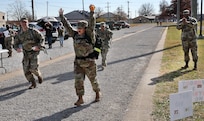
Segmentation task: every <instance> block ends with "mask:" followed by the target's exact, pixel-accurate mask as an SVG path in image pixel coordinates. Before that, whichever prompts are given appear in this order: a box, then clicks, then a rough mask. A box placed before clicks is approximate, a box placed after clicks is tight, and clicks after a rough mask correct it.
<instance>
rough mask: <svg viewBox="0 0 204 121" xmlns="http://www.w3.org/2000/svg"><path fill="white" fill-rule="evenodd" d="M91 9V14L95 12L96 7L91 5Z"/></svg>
mask: <svg viewBox="0 0 204 121" xmlns="http://www.w3.org/2000/svg"><path fill="white" fill-rule="evenodd" d="M89 9H90V11H91V12H94V10H95V6H94V5H93V4H91V5H90V6H89Z"/></svg>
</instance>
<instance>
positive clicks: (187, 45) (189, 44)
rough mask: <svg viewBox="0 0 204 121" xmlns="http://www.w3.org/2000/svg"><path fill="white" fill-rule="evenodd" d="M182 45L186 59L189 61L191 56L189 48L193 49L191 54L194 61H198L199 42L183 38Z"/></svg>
mask: <svg viewBox="0 0 204 121" xmlns="http://www.w3.org/2000/svg"><path fill="white" fill-rule="evenodd" d="M182 46H183V51H184V61H185V62H188V61H189V60H190V57H189V50H191V54H192V57H193V61H194V62H197V61H198V55H197V42H196V40H182Z"/></svg>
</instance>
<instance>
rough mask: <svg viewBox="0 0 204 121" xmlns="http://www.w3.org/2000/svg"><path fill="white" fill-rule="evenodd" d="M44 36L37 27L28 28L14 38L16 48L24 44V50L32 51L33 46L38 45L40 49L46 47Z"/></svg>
mask: <svg viewBox="0 0 204 121" xmlns="http://www.w3.org/2000/svg"><path fill="white" fill-rule="evenodd" d="M44 44H45V39H44V36H43V35H42V34H41V33H40V32H39V31H38V30H37V29H28V30H27V31H22V32H20V33H19V34H18V35H17V36H16V37H15V40H14V49H17V48H19V45H22V49H23V51H32V47H34V46H38V47H39V48H40V49H43V48H44V46H45V45H44Z"/></svg>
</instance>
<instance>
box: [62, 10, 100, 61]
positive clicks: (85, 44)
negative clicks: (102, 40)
mask: <svg viewBox="0 0 204 121" xmlns="http://www.w3.org/2000/svg"><path fill="white" fill-rule="evenodd" d="M60 18H61V21H62V23H63V24H64V27H65V29H66V30H67V32H68V33H69V35H70V36H71V37H73V40H74V51H75V54H76V57H87V56H88V55H89V54H90V53H92V52H93V51H94V44H95V41H96V40H95V23H96V22H95V21H96V20H95V17H94V12H90V18H89V22H88V27H87V28H86V35H84V36H80V35H79V34H78V32H77V31H76V30H74V29H73V28H72V26H71V24H70V23H69V21H67V20H66V19H65V17H64V16H63V15H60ZM87 37H88V38H90V39H88V38H87ZM90 40H91V42H90Z"/></svg>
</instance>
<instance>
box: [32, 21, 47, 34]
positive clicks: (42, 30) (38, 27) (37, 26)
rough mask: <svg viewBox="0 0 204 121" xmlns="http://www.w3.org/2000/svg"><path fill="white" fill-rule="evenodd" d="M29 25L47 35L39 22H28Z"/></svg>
mask: <svg viewBox="0 0 204 121" xmlns="http://www.w3.org/2000/svg"><path fill="white" fill-rule="evenodd" d="M28 26H29V27H30V28H35V29H37V30H39V31H40V32H41V33H42V35H44V36H45V29H43V28H42V27H40V26H39V25H37V22H30V23H29V24H28Z"/></svg>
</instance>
